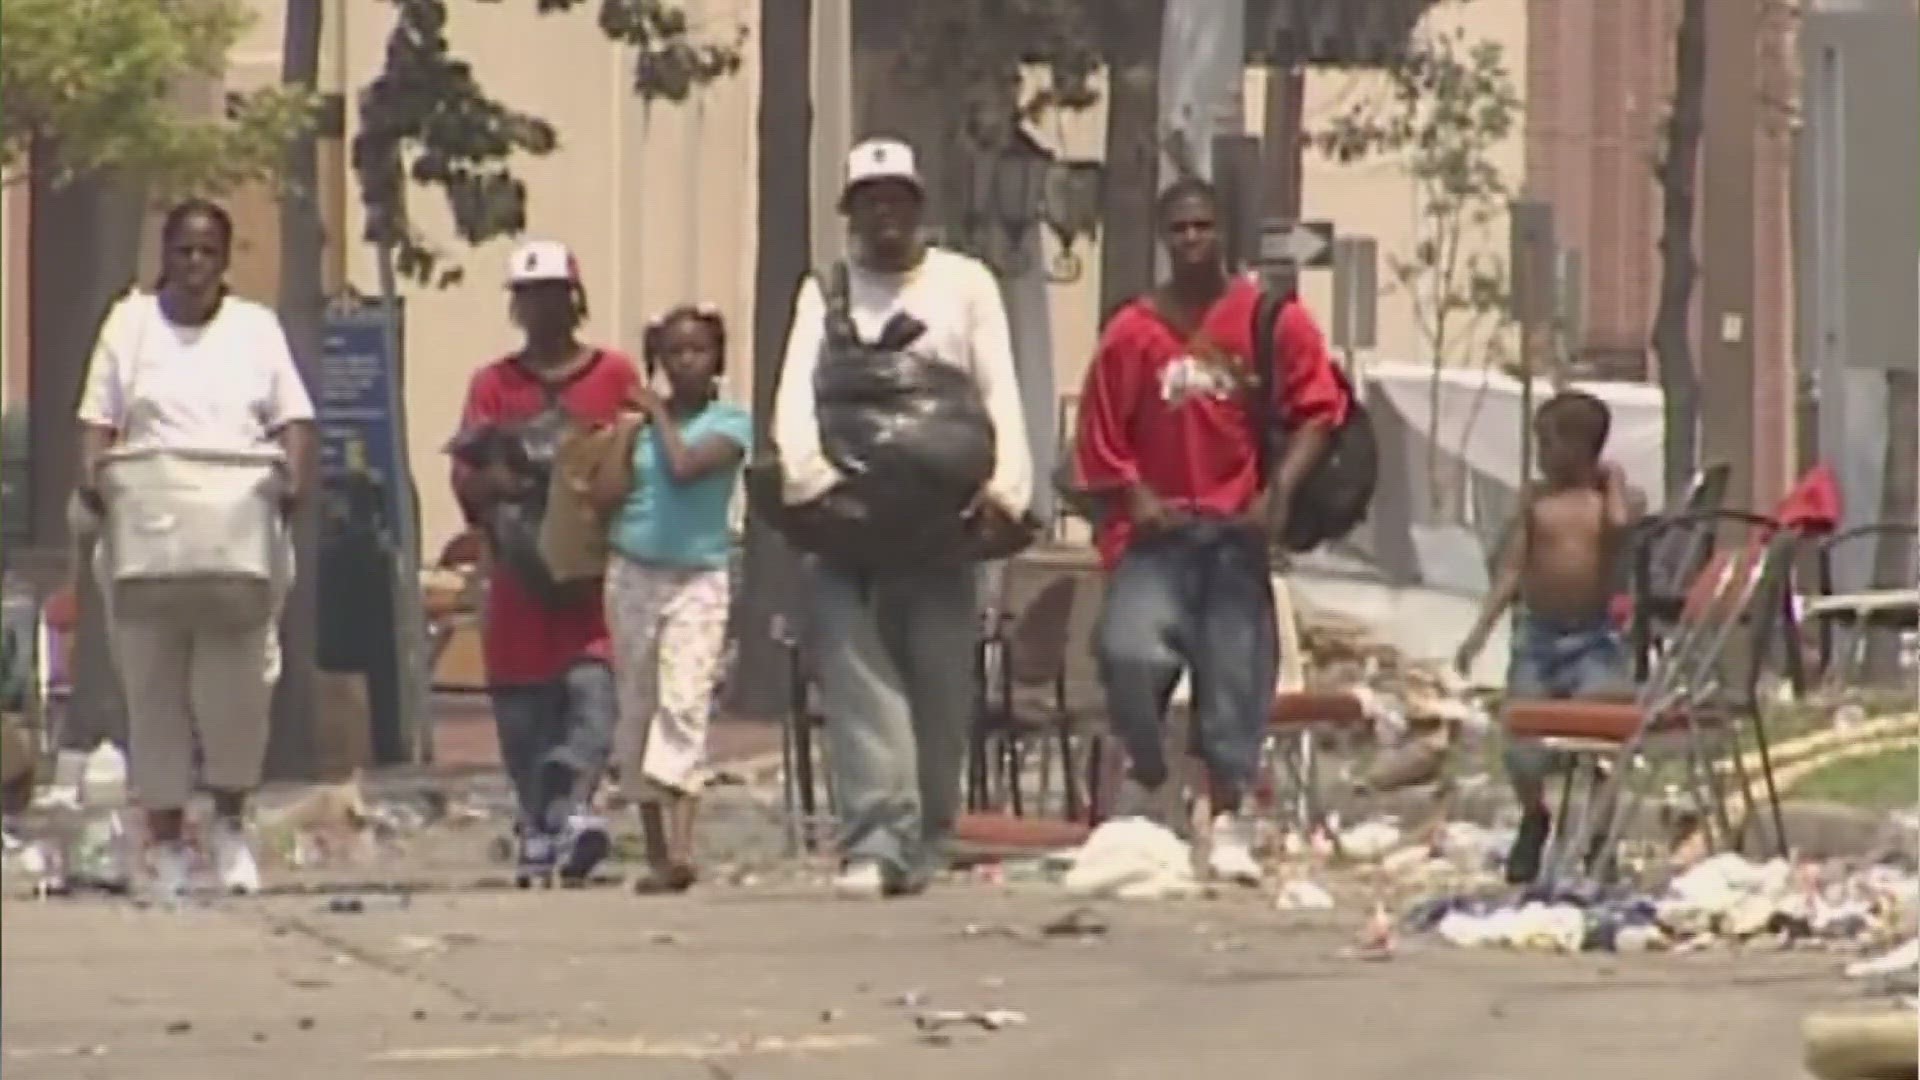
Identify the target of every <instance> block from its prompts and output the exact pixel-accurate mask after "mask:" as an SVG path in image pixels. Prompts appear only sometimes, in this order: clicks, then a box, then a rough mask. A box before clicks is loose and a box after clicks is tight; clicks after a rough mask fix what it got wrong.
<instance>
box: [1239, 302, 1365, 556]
mask: <svg viewBox="0 0 1920 1080" xmlns="http://www.w3.org/2000/svg"><path fill="white" fill-rule="evenodd" d="M1293 302H1294V297H1293V296H1291V295H1276V294H1273V293H1267V292H1263V293H1261V294H1260V299H1259V301H1258V302H1257V303H1256V304H1255V305H1254V308H1253V371H1254V414H1253V416H1254V428H1255V432H1256V445H1257V447H1258V453H1259V455H1260V475H1261V476H1262V477H1263V478H1264V477H1266V476H1268V475H1269V474H1270V473H1271V472H1272V470H1273V466H1274V463H1275V462H1277V461H1279V460H1280V457H1281V454H1282V453H1283V452H1284V450H1285V448H1286V443H1287V430H1286V427H1285V425H1284V424H1283V423H1282V422H1281V419H1280V417H1279V416H1278V415H1276V410H1275V409H1274V405H1273V376H1274V370H1273V368H1274V363H1273V344H1274V343H1273V337H1274V331H1275V330H1276V329H1277V328H1278V327H1279V325H1280V313H1281V312H1282V311H1283V310H1285V308H1286V306H1287V305H1288V304H1290V303H1293ZM1333 374H1334V378H1335V379H1337V380H1339V383H1340V387H1341V389H1343V390H1345V391H1346V394H1347V400H1348V402H1349V404H1348V406H1347V417H1346V419H1345V420H1344V421H1342V422H1341V423H1340V424H1339V425H1338V426H1336V427H1335V428H1334V429H1333V430H1332V431H1330V432H1328V433H1327V445H1326V450H1325V452H1324V453H1322V454H1321V455H1320V460H1319V461H1318V462H1316V463H1314V466H1313V468H1312V469H1310V470H1308V472H1307V475H1306V476H1304V477H1302V478H1301V480H1300V485H1299V487H1297V488H1295V489H1294V492H1293V503H1292V505H1291V506H1290V507H1288V510H1287V526H1286V529H1285V531H1284V532H1283V533H1282V534H1281V536H1280V537H1279V540H1280V543H1281V544H1282V545H1283V546H1284V547H1285V548H1286V549H1287V550H1288V551H1296V552H1300V551H1311V550H1313V549H1314V548H1317V547H1319V546H1320V545H1322V544H1325V543H1327V542H1328V541H1330V540H1338V539H1341V538H1342V537H1344V536H1346V535H1347V534H1348V533H1350V532H1352V531H1353V530H1354V528H1355V527H1357V526H1358V525H1359V524H1360V522H1361V521H1362V520H1363V519H1364V518H1365V517H1366V516H1367V506H1368V505H1369V504H1370V503H1372V501H1373V487H1374V483H1375V482H1376V481H1377V480H1378V479H1379V476H1380V444H1379V442H1378V440H1377V439H1376V438H1375V437H1374V432H1373V418H1372V417H1370V416H1368V415H1367V409H1366V406H1365V405H1363V404H1361V402H1360V395H1359V394H1358V393H1356V392H1355V391H1354V388H1353V383H1352V381H1351V380H1349V379H1348V378H1347V373H1346V372H1345V371H1344V370H1342V369H1341V367H1340V366H1339V365H1338V364H1335V365H1333Z"/></svg>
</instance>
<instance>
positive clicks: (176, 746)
mask: <svg viewBox="0 0 1920 1080" xmlns="http://www.w3.org/2000/svg"><path fill="white" fill-rule="evenodd" d="M111 634H112V648H113V658H114V664H115V666H116V667H117V668H118V669H119V672H120V683H121V686H122V687H123V688H124V689H125V691H126V695H127V727H128V736H129V740H130V742H131V743H132V746H131V748H130V751H131V752H130V753H129V755H128V769H127V772H128V780H129V781H130V783H131V785H132V788H133V791H134V794H135V796H136V797H137V798H138V800H139V802H140V804H141V805H142V806H144V807H146V808H147V809H150V810H171V809H177V808H179V807H183V806H185V805H186V804H187V800H188V798H190V797H191V796H192V794H193V787H194V768H193V765H194V747H195V745H196V743H197V744H198V746H199V751H200V782H201V784H202V785H203V786H205V787H207V788H210V789H212V790H214V791H235V792H247V791H252V790H253V789H254V788H255V787H257V786H258V785H259V783H260V767H261V762H262V761H263V760H264V758H265V756H266V751H267V732H268V714H269V712H270V710H271V707H272V704H273V685H274V683H275V682H277V681H278V680H279V677H280V649H279V640H278V639H279V634H278V632H277V630H276V628H275V627H274V626H273V625H272V624H271V623H269V624H268V625H266V626H260V627H255V628H251V629H247V630H238V631H233V630H217V631H216V630H194V629H182V628H178V627H175V626H170V625H166V624H155V623H144V622H134V621H132V620H125V621H121V622H119V623H117V624H116V625H114V627H113V629H112V631H111Z"/></svg>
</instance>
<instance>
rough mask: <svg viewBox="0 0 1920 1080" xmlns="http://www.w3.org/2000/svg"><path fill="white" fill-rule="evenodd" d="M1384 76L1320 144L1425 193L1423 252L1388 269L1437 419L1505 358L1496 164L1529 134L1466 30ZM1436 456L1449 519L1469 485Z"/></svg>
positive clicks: (1431, 42) (1501, 203)
mask: <svg viewBox="0 0 1920 1080" xmlns="http://www.w3.org/2000/svg"><path fill="white" fill-rule="evenodd" d="M1385 75H1386V87H1385V92H1384V93H1380V94H1375V95H1366V96H1362V97H1361V98H1359V99H1358V100H1356V101H1355V102H1354V103H1353V104H1351V105H1349V106H1348V107H1347V108H1346V109H1344V110H1342V111H1341V112H1339V113H1338V114H1336V115H1335V116H1334V117H1333V119H1332V120H1331V121H1330V122H1329V123H1328V124H1327V125H1326V126H1325V127H1324V128H1323V129H1322V130H1320V131H1317V132H1313V133H1311V136H1310V137H1311V138H1312V141H1313V143H1314V145H1315V146H1316V147H1318V148H1319V149H1320V151H1321V152H1322V153H1324V154H1326V155H1327V156H1328V157H1331V158H1333V159H1334V160H1336V161H1340V162H1352V161H1358V160H1362V159H1366V158H1380V159H1385V160H1390V161H1393V162H1395V163H1397V164H1398V165H1399V166H1400V167H1401V168H1403V169H1404V170H1405V171H1406V175H1407V176H1408V177H1409V178H1411V179H1412V180H1413V182H1414V185H1415V187H1416V189H1417V190H1418V193H1419V203H1420V221H1419V227H1418V237H1417V239H1416V240H1415V242H1414V245H1413V250H1412V251H1410V252H1401V251H1389V252H1387V253H1386V267H1387V274H1388V279H1389V282H1390V286H1389V287H1390V288H1391V289H1393V290H1394V291H1397V292H1398V293H1400V294H1401V295H1403V296H1405V297H1406V298H1407V302H1408V304H1409V306H1410V307H1411V309H1412V314H1413V320H1414V325H1415V327H1416V328H1417V330H1418V332H1419V334H1420V337H1421V339H1422V341H1421V343H1422V344H1423V345H1424V346H1425V347H1426V351H1427V357H1428V360H1429V361H1430V362H1431V363H1432V365H1433V376H1432V379H1431V380H1430V382H1429V385H1428V403H1429V407H1430V408H1431V409H1432V410H1433V414H1434V415H1435V416H1438V415H1439V411H1440V386H1441V382H1440V373H1441V371H1442V369H1444V368H1445V367H1447V366H1449V365H1452V364H1459V363H1475V362H1477V363H1478V364H1479V365H1481V366H1483V367H1484V366H1490V365H1494V364H1499V363H1501V362H1502V361H1503V360H1504V358H1505V354H1506V338H1505V334H1504V331H1505V329H1506V328H1507V324H1508V322H1509V319H1508V315H1507V265H1506V258H1505V256H1504V255H1503V254H1501V253H1500V252H1501V249H1502V247H1503V244H1502V240H1503V237H1502V236H1501V232H1502V231H1503V230H1500V229H1498V228H1497V227H1498V226H1499V224H1500V223H1501V222H1503V221H1504V220H1505V218H1506V216H1507V205H1508V202H1509V200H1510V199H1511V198H1512V196H1513V191H1512V189H1511V186H1510V185H1509V184H1508V183H1507V178H1506V176H1505V175H1504V174H1503V173H1502V172H1501V171H1500V167H1499V165H1498V164H1497V163H1496V162H1495V160H1494V157H1493V155H1494V154H1495V153H1496V152H1497V151H1498V150H1499V149H1500V148H1501V147H1502V146H1503V145H1504V144H1505V143H1506V141H1507V140H1508V139H1509V138H1511V137H1512V136H1513V134H1514V132H1515V130H1516V129H1517V127H1518V125H1519V120H1520V94H1519V91H1518V90H1516V89H1515V88H1514V84H1513V79H1512V76H1511V75H1510V74H1509V73H1508V71H1507V65H1506V59H1505V57H1504V56H1503V55H1502V49H1501V48H1500V45H1499V44H1498V43H1497V42H1492V41H1473V40H1469V39H1468V38H1467V36H1466V35H1465V33H1464V32H1462V31H1458V30H1455V31H1450V32H1441V33H1434V34H1431V35H1429V36H1427V37H1425V38H1424V39H1422V40H1420V41H1418V42H1416V43H1415V45H1414V47H1413V48H1412V49H1411V50H1409V51H1408V52H1407V54H1406V55H1404V56H1403V57H1401V58H1399V60H1398V61H1397V62H1395V63H1393V64H1392V65H1390V66H1389V67H1388V68H1387V69H1386V71H1385ZM1468 427H1469V430H1470V428H1471V423H1469V425H1468ZM1461 437H1462V440H1463V446H1464V440H1465V438H1466V437H1467V436H1466V433H1465V432H1463V433H1462V436H1461ZM1427 450H1428V453H1427V471H1428V489H1429V491H1430V492H1431V494H1432V497H1433V500H1432V509H1433V510H1434V511H1435V512H1440V511H1442V510H1444V509H1445V507H1446V506H1447V505H1448V504H1449V503H1457V502H1458V501H1459V500H1461V499H1463V498H1464V497H1465V484H1464V476H1462V475H1455V476H1449V475H1447V474H1446V470H1445V469H1444V468H1443V466H1442V455H1441V453H1440V446H1439V444H1438V442H1437V436H1436V441H1434V442H1431V443H1430V444H1429V446H1428V448H1427ZM1462 468H1464V466H1462Z"/></svg>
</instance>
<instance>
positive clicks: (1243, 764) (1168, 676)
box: [1094, 522, 1280, 809]
mask: <svg viewBox="0 0 1920 1080" xmlns="http://www.w3.org/2000/svg"><path fill="white" fill-rule="evenodd" d="M1094 654H1095V659H1096V661H1097V662H1098V665H1099V670H1100V681H1101V683H1102V685H1103V686H1104V688H1105V690H1106V696H1107V714H1108V716H1109V717H1111V721H1112V724H1113V732H1114V737H1115V738H1117V739H1119V740H1120V743H1121V745H1123V746H1125V747H1126V750H1127V757H1128V761H1129V765H1128V775H1129V776H1131V777H1132V779H1133V780H1135V781H1136V782H1138V783H1140V784H1141V785H1143V786H1146V787H1150V788H1153V787H1159V786H1160V785H1161V784H1163V783H1165V782H1166V780H1167V777H1168V775H1169V769H1168V766H1167V758H1166V743H1165V735H1164V732H1163V729H1162V725H1163V722H1164V718H1165V715H1166V709H1167V702H1168V699H1169V698H1170V697H1171V696H1172V694H1173V690H1174V687H1175V686H1176V685H1177V684H1178V683H1179V681H1180V673H1181V671H1182V670H1183V669H1184V670H1185V671H1186V672H1188V673H1189V675H1190V676H1191V680H1192V683H1191V685H1192V688H1193V723H1192V739H1191V741H1192V751H1193V753H1195V754H1196V755H1197V756H1198V757H1199V758H1200V760H1201V761H1202V762H1203V763H1204V764H1205V765H1206V768H1207V776H1208V779H1209V781H1210V782H1211V783H1212V785H1213V798H1214V803H1215V805H1216V806H1218V807H1220V808H1222V809H1231V808H1233V807H1235V806H1237V805H1238V803H1239V800H1240V798H1241V796H1242V795H1243V793H1244V792H1245V791H1246V790H1247V788H1248V787H1249V786H1250V785H1251V784H1252V782H1253V781H1254V779H1255V778H1256V776H1257V775H1258V772H1259V768H1260V748H1261V745H1262V744H1263V743H1264V742H1265V740H1266V731H1267V717H1268V714H1269V713H1270V712H1271V710H1272V707H1273V695H1274V679H1275V677H1276V673H1277V670H1278V667H1279V654H1280V649H1279V643H1278V641H1277V640H1276V633H1275V630H1274V625H1273V580H1272V577H1271V569H1270V565H1269V562H1268V556H1267V548H1266V542H1265V538H1264V537H1263V536H1261V535H1260V534H1259V533H1258V532H1256V531H1254V530H1252V529H1248V528H1245V527H1243V526H1239V525H1236V524H1228V523H1225V522H1197V523H1192V524H1187V525H1182V526H1179V527H1177V528H1172V529H1167V530H1164V531H1160V532H1155V533H1151V534H1149V535H1146V536H1142V537H1140V538H1139V539H1137V540H1135V541H1134V542H1133V545H1132V546H1131V547H1129V548H1128V549H1127V553H1126V554H1125V555H1124V556H1122V558H1121V560H1120V564H1119V565H1118V566H1116V567H1114V570H1113V575H1112V578H1111V579H1110V580H1109V582H1108V584H1107V595H1106V603H1105V606H1104V607H1103V609H1102V610H1101V612H1100V621H1099V624H1098V626H1097V627H1096V628H1095V630H1094Z"/></svg>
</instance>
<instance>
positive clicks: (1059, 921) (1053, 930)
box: [1040, 907, 1109, 938]
mask: <svg viewBox="0 0 1920 1080" xmlns="http://www.w3.org/2000/svg"><path fill="white" fill-rule="evenodd" d="M1108 929H1109V926H1108V923H1107V920H1106V918H1105V917H1103V916H1102V915H1101V914H1100V913H1099V912H1098V911H1095V910H1094V909H1092V908H1090V907H1076V908H1072V909H1070V910H1068V911H1066V912H1065V913H1063V914H1061V915H1060V916H1059V917H1058V918H1055V919H1051V920H1048V921H1047V922H1046V923H1044V924H1042V925H1041V927H1040V933H1041V934H1042V935H1044V936H1046V937H1050V938H1087V937H1101V936H1104V935H1105V934H1106V932H1107V930H1108Z"/></svg>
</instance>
